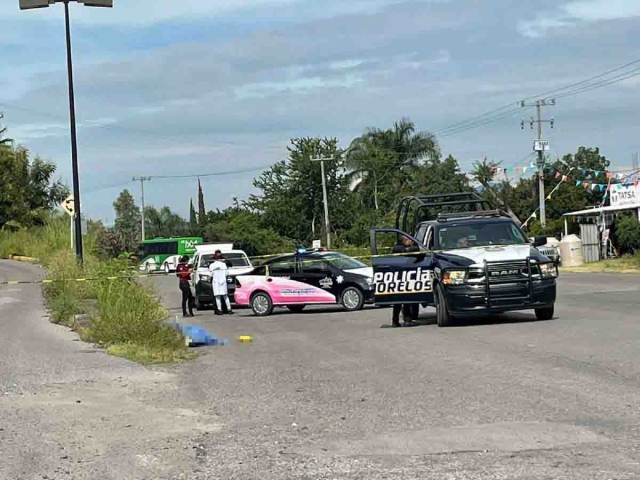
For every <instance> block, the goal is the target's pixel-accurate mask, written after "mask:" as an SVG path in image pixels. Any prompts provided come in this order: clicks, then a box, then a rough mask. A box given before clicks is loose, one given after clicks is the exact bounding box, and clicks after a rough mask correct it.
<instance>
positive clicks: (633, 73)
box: [556, 68, 640, 98]
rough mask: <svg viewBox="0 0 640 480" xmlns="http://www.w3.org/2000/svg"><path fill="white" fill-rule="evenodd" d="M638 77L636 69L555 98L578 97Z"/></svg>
mask: <svg viewBox="0 0 640 480" xmlns="http://www.w3.org/2000/svg"><path fill="white" fill-rule="evenodd" d="M638 75H640V68H636V69H634V70H631V71H630V72H627V73H624V74H620V75H616V76H615V77H613V78H611V79H608V80H607V81H603V82H597V83H593V84H590V85H585V86H583V87H581V88H579V89H576V90H573V91H569V92H566V93H562V94H560V95H558V96H557V97H556V98H565V97H571V96H573V95H578V94H580V93H584V92H589V91H591V90H595V89H597V88H602V87H606V86H608V85H612V84H614V83H619V82H622V81H624V80H627V79H629V78H633V77H637V76H638Z"/></svg>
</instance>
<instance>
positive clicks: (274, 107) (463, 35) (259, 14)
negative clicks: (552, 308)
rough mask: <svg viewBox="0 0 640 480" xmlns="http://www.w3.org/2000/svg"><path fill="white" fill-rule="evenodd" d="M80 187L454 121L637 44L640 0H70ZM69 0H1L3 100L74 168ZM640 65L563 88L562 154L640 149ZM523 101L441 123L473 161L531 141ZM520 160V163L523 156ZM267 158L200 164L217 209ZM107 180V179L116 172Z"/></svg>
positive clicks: (500, 156) (450, 142) (172, 194)
mask: <svg viewBox="0 0 640 480" xmlns="http://www.w3.org/2000/svg"><path fill="white" fill-rule="evenodd" d="M71 10H72V25H73V46H74V59H75V68H76V94H77V115H78V120H79V127H80V130H79V151H80V162H81V181H82V187H83V198H82V203H83V206H84V208H85V211H86V212H87V213H88V214H89V215H90V216H91V217H93V218H101V219H103V220H104V221H106V222H108V223H111V222H112V221H113V212H112V205H111V204H112V202H113V200H114V198H115V197H116V196H117V194H118V193H119V191H120V190H121V189H122V188H125V187H128V188H130V189H131V190H132V192H134V194H135V195H136V197H138V196H139V186H136V185H135V184H133V183H131V184H129V185H127V182H129V181H130V180H131V177H133V176H139V175H172V174H189V173H194V174H197V173H209V172H215V171H229V170H235V169H250V168H253V167H255V168H258V167H260V166H262V165H268V164H271V163H273V162H275V161H277V160H279V159H282V158H283V156H284V155H285V153H286V150H285V149H286V146H287V143H288V140H289V138H291V137H299V136H330V137H333V136H335V137H338V138H339V139H340V141H341V143H342V145H343V146H345V147H346V146H347V145H348V144H349V142H350V141H351V139H353V138H354V137H355V136H357V135H358V134H359V133H361V132H362V130H363V129H364V128H365V127H371V126H374V127H379V128H384V127H387V126H390V125H391V124H392V122H393V121H394V120H397V119H399V118H401V117H403V116H406V117H409V118H411V119H412V120H414V121H415V123H416V124H417V127H418V128H419V129H420V130H427V131H432V132H435V133H436V134H437V133H442V132H443V131H444V132H446V130H443V129H444V128H445V127H447V126H449V125H451V124H455V123H456V122H459V121H462V120H465V119H467V118H469V117H473V116H475V115H479V114H482V113H484V112H487V111H489V110H492V109H494V108H497V107H500V106H503V105H505V104H509V103H513V104H515V103H516V102H517V101H518V100H520V99H521V98H524V97H527V96H530V95H535V94H538V93H542V92H546V91H548V90H553V89H556V88H559V87H562V86H564V85H566V84H570V83H573V82H576V81H580V80H582V79H584V78H587V77H589V76H591V75H595V74H597V73H600V72H603V71H606V70H608V69H611V68H615V67H617V66H619V65H622V64H624V63H627V62H630V61H633V60H636V59H639V58H640V46H638V42H637V41H634V40H633V39H634V38H638V35H639V34H640V0H570V1H562V0H560V1H557V0H555V1H551V0H540V1H538V2H535V4H533V3H532V4H531V5H530V6H529V5H527V4H526V3H525V2H513V1H512V0H485V1H483V2H479V1H477V0H410V1H402V0H395V1H394V0H354V1H351V2H344V1H338V0H323V1H322V2H319V1H315V2H311V1H308V0H228V1H226V2H213V1H211V0H182V1H181V2H176V1H175V0H135V1H127V2H125V1H124V0H115V8H114V9H112V10H107V9H97V8H86V7H83V6H81V5H79V4H74V5H72V6H71ZM62 13H63V12H62V6H61V5H54V6H52V7H51V8H48V9H43V10H34V11H26V12H21V11H19V9H18V0H15V1H14V0H4V1H3V2H2V6H0V16H1V17H2V18H3V28H2V29H1V30H0V55H1V57H2V58H3V62H2V64H1V65H0V111H2V112H4V114H5V123H6V124H7V126H8V127H9V129H10V130H9V133H10V136H11V137H13V138H15V139H16V140H17V141H18V142H19V143H21V144H23V145H25V146H27V147H28V148H29V149H30V150H32V152H33V153H34V154H38V155H40V156H42V157H44V158H47V159H51V160H54V161H56V162H57V163H58V165H59V173H60V175H61V177H62V178H63V180H65V181H69V179H70V147H69V133H68V117H67V96H66V71H65V52H64V35H63V34H64V30H63V27H64V24H63V16H62ZM639 78H640V77H636V78H630V79H628V80H625V81H624V82H620V83H616V84H613V85H610V86H608V87H606V88H601V89H596V90H593V91H590V92H585V93H583V94H581V95H576V96H571V97H567V98H562V99H559V100H558V104H557V105H556V106H555V107H550V108H549V109H547V110H546V111H545V114H546V115H548V116H549V117H550V116H553V117H554V118H555V120H556V124H555V127H556V128H555V129H554V130H550V131H549V132H548V134H545V136H546V137H547V138H549V140H550V141H551V142H552V152H551V154H552V155H554V156H555V155H562V154H564V153H569V152H573V151H575V150H576V149H577V147H578V146H581V145H586V146H599V147H601V149H602V151H603V153H604V154H605V155H606V156H607V157H608V158H609V159H610V160H611V161H612V163H613V164H614V166H618V167H625V166H629V165H630V163H631V155H632V154H633V153H634V152H635V151H638V150H640V145H639V142H638V141H637V140H636V138H637V133H636V130H637V127H636V123H637V121H636V120H635V119H636V117H637V112H638V111H640V108H639V107H640V95H638V86H639V85H640V80H638V79H639ZM531 113H532V112H531V111H528V110H526V111H523V112H522V113H520V112H518V113H517V114H515V115H511V116H508V117H505V118H503V119H500V120H498V121H495V122H493V123H489V124H487V125H484V126H482V127H480V128H477V129H472V130H467V131H463V132H459V133H456V134H452V135H445V136H442V135H440V136H439V137H438V139H439V143H440V146H441V149H442V151H443V153H444V154H449V153H451V154H453V155H454V156H456V157H457V158H458V159H459V161H460V164H461V166H462V167H463V169H464V170H467V169H468V168H469V167H470V165H471V164H472V162H473V161H474V160H476V159H478V158H482V157H485V156H486V157H489V158H492V159H496V160H502V161H503V162H504V164H505V166H509V165H515V164H516V162H517V161H518V160H519V159H521V158H523V157H525V156H526V155H527V154H529V153H530V152H531V144H532V139H533V132H531V131H530V130H529V129H528V128H527V129H526V130H525V131H522V130H521V129H520V119H521V118H522V117H524V118H525V119H527V118H528V117H529V115H531ZM525 164H526V163H522V164H520V165H525ZM254 176H255V173H252V172H248V173H239V174H235V175H230V176H225V177H212V178H207V179H203V185H204V188H205V199H206V204H207V207H208V208H224V207H225V206H227V205H229V203H230V202H231V199H232V198H233V197H234V196H239V197H240V198H243V197H246V196H247V195H248V194H250V193H252V191H253V190H252V186H251V180H252V178H253V177H254ZM106 187H109V188H106ZM196 187H197V185H196V181H195V180H180V181H175V182H170V181H167V180H161V179H157V180H154V181H152V182H151V183H150V184H149V185H147V188H146V193H147V203H149V204H154V205H156V206H162V205H165V204H166V205H169V206H170V207H171V208H172V209H174V210H177V211H178V212H180V213H182V214H183V215H186V214H187V212H188V205H189V199H190V197H192V196H195V193H196Z"/></svg>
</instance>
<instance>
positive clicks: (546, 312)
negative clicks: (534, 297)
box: [535, 305, 554, 320]
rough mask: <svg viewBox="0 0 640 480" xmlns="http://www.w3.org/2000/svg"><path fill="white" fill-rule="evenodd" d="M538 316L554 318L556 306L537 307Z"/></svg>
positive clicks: (543, 318)
mask: <svg viewBox="0 0 640 480" xmlns="http://www.w3.org/2000/svg"><path fill="white" fill-rule="evenodd" d="M535 311H536V318H537V319H538V320H551V319H552V318H553V313H554V306H553V305H551V306H550V307H544V308H536V310H535Z"/></svg>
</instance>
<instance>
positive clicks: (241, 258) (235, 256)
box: [200, 253, 250, 268]
mask: <svg viewBox="0 0 640 480" xmlns="http://www.w3.org/2000/svg"><path fill="white" fill-rule="evenodd" d="M222 257H223V258H224V260H228V261H229V262H231V266H233V267H248V266H250V264H249V260H248V259H247V256H246V255H244V254H242V253H223V254H222ZM212 263H213V254H211V255H203V256H202V260H200V266H201V267H206V268H208V267H209V265H211V264H212Z"/></svg>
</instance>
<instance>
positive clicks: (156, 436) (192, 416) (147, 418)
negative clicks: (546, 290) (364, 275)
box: [0, 262, 640, 480]
mask: <svg viewBox="0 0 640 480" xmlns="http://www.w3.org/2000/svg"><path fill="white" fill-rule="evenodd" d="M38 273H39V271H38V269H37V268H36V267H32V266H27V265H16V264H11V263H7V262H5V263H0V280H4V279H5V278H7V279H9V278H8V277H11V279H16V278H15V277H16V276H22V277H25V278H32V277H34V276H36V275H38ZM153 283H154V284H155V285H156V286H157V288H158V291H159V293H160V294H161V296H162V298H163V300H164V301H165V302H166V304H167V306H169V307H177V306H178V303H179V293H178V292H177V285H176V283H177V282H176V280H175V278H174V277H162V276H161V277H157V278H154V279H153ZM560 290H561V291H560V298H559V302H558V305H557V307H558V308H557V318H556V319H554V320H552V321H549V322H537V321H534V317H533V315H531V314H529V313H519V314H513V315H507V316H501V317H497V318H493V319H488V320H485V321H482V322H478V321H475V322H468V323H466V324H461V325H460V326H458V327H454V328H448V329H439V328H437V327H436V326H435V325H433V321H434V312H433V311H431V310H425V311H423V312H422V319H421V323H422V325H421V326H419V327H415V328H410V329H393V330H392V329H381V328H380V326H381V325H382V324H383V323H387V322H388V321H389V319H388V317H389V315H390V312H389V311H388V310H381V309H373V308H369V309H366V310H364V311H362V312H359V313H355V314H346V313H344V312H342V311H341V310H340V309H338V308H316V309H311V310H310V311H309V312H304V313H302V314H291V313H289V312H287V311H286V310H277V311H276V312H275V314H274V315H273V316H271V317H268V318H256V317H254V316H252V315H251V313H250V312H249V311H247V310H238V312H237V314H236V315H235V316H233V317H232V316H223V317H215V316H214V315H213V312H198V315H197V317H196V318H195V319H190V320H189V323H194V324H199V325H202V326H205V327H207V328H208V329H209V330H210V331H211V332H213V333H214V334H216V335H219V336H220V337H227V338H230V339H231V340H232V342H231V345H230V346H225V347H211V348H202V349H197V352H198V353H199V355H198V357H197V358H196V359H195V360H194V361H192V362H188V363H185V364H181V365H173V366H166V367H155V368H143V367H140V366H137V365H134V364H131V363H130V362H127V361H124V360H120V359H115V358H111V357H108V356H106V355H105V354H104V353H102V352H97V353H89V352H94V349H93V348H92V347H91V346H90V345H86V344H82V343H80V342H77V341H75V342H74V339H75V338H74V337H75V336H74V335H73V334H71V333H69V332H67V331H66V330H65V329H63V328H61V327H56V326H52V325H50V324H48V323H47V320H46V318H44V312H43V308H42V301H41V298H40V295H39V293H38V290H37V289H36V288H35V287H26V288H16V287H4V288H0V458H2V461H0V478H1V479H3V480H4V479H5V478H6V479H7V480H9V479H11V480H13V479H40V478H51V479H67V478H69V479H71V478H73V479H85V478H87V479H89V478H92V479H93V478H100V479H103V478H104V479H136V480H137V479H149V480H151V479H163V480H164V479H185V480H186V479H189V480H192V479H193V480H198V479H199V480H205V479H207V480H208V479H235V478H237V479H253V478H260V479H261V480H270V479H282V478H287V479H343V478H344V479H346V478H349V479H363V480H364V479H367V480H369V479H424V478H434V479H436V478H437V479H503V478H504V479H507V478H508V479H513V478H522V479H534V478H535V479H547V478H548V479H584V478H589V479H603V480H606V479H631V478H638V477H640V453H639V452H638V448H639V445H640V430H639V426H640V422H639V420H640V415H639V412H638V405H640V402H639V400H640V389H639V388H638V386H639V385H638V384H639V380H640V364H639V363H638V361H637V358H638V354H639V353H640V346H639V345H640V344H639V342H638V340H639V339H640V314H639V313H638V310H639V309H640V295H639V294H640V279H639V278H638V277H634V276H627V275H588V276H584V275H572V274H567V275H563V277H562V279H561V282H560ZM174 313H177V310H174ZM240 334H250V335H253V336H254V338H255V343H253V344H239V343H238V342H237V341H236V337H237V336H238V335H240ZM78 401H80V402H81V403H77V402H78Z"/></svg>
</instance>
